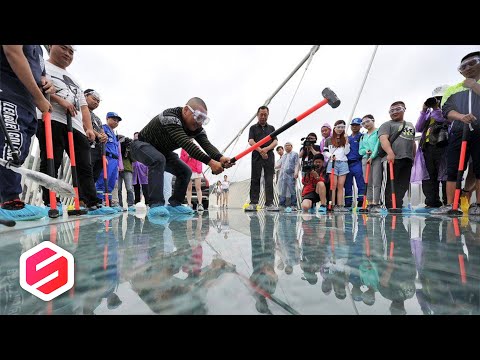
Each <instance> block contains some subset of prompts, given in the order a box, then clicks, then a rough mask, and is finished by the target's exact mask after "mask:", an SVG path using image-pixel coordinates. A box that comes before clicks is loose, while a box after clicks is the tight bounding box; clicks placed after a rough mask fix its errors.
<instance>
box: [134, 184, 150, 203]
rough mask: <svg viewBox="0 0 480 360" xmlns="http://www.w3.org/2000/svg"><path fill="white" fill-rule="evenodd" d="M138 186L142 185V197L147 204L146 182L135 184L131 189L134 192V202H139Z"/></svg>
mask: <svg viewBox="0 0 480 360" xmlns="http://www.w3.org/2000/svg"><path fill="white" fill-rule="evenodd" d="M140 186H141V187H142V192H143V197H144V198H145V205H148V204H149V202H148V184H135V185H133V191H134V192H135V204H136V203H138V202H140Z"/></svg>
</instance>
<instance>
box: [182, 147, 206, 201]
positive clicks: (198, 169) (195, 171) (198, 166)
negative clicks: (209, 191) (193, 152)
mask: <svg viewBox="0 0 480 360" xmlns="http://www.w3.org/2000/svg"><path fill="white" fill-rule="evenodd" d="M180 159H181V160H182V161H183V162H184V163H185V164H187V165H188V167H189V168H190V169H192V180H193V181H195V189H196V190H197V199H198V202H197V211H203V210H204V209H203V205H202V176H203V175H202V163H201V162H200V161H198V160H197V159H194V158H192V157H190V155H188V153H187V152H186V151H185V150H184V149H182V152H181V153H180ZM187 203H188V206H190V207H191V208H193V205H192V182H191V181H190V182H189V183H188V188H187Z"/></svg>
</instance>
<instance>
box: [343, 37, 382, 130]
mask: <svg viewBox="0 0 480 360" xmlns="http://www.w3.org/2000/svg"><path fill="white" fill-rule="evenodd" d="M377 49H378V45H375V48H374V49H373V53H372V57H371V59H370V63H369V64H368V68H367V72H366V73H365V76H364V77H363V82H362V86H361V87H360V91H359V92H358V96H357V100H355V104H354V105H353V109H352V112H351V113H350V116H349V117H348V119H347V126H346V127H345V131H347V130H348V126H349V125H350V122H351V121H352V117H353V114H354V113H355V110H356V108H357V104H358V100H360V96H361V95H362V91H363V87H364V86H365V83H366V82H367V78H368V74H369V73H370V69H371V67H372V64H373V60H374V59H375V54H376V53H377Z"/></svg>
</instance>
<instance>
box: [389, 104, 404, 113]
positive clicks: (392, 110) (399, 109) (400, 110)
mask: <svg viewBox="0 0 480 360" xmlns="http://www.w3.org/2000/svg"><path fill="white" fill-rule="evenodd" d="M399 112H405V108H404V107H403V106H397V107H394V108H391V109H390V110H389V111H388V113H389V114H396V113H399Z"/></svg>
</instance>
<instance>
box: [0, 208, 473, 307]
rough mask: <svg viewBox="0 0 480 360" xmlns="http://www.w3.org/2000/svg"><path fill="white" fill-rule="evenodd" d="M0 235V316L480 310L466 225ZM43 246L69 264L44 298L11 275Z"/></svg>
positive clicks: (235, 223)
mask: <svg viewBox="0 0 480 360" xmlns="http://www.w3.org/2000/svg"><path fill="white" fill-rule="evenodd" d="M23 226H26V225H23ZM0 231H1V233H0V234H1V236H0V238H1V240H0V314H55V315H57V314H98V315H100V314H279V315H281V314H352V315H354V314H359V315H368V314H379V315H384V314H385V315H387V314H408V315H415V314H478V313H479V295H480V294H479V289H480V288H479V275H480V269H479V266H480V257H479V255H480V222H474V221H472V219H470V221H468V220H467V219H455V220H452V219H451V218H446V217H444V218H434V217H420V216H417V215H415V216H392V215H389V216H387V217H375V216H368V217H367V216H365V215H357V214H353V215H352V214H347V215H345V214H342V215H310V214H300V213H298V214H296V213H288V214H284V213H280V214H279V213H266V212H264V211H259V212H258V213H245V212H243V210H236V209H228V210H211V211H210V212H208V211H206V212H204V213H203V214H202V215H195V216H194V217H193V218H192V217H188V216H187V217H171V218H167V219H157V220H153V221H151V220H149V219H148V218H142V217H140V216H138V217H137V216H135V215H132V214H127V213H124V214H118V215H114V216H112V217H97V218H89V219H86V218H80V219H73V220H71V219H69V220H66V219H63V221H56V222H49V220H46V221H44V222H37V223H30V224H29V225H28V227H27V228H24V229H21V228H17V229H13V230H8V231H7V229H5V228H2V229H0ZM47 240H49V241H52V242H55V243H56V244H57V245H59V246H61V247H63V248H64V249H66V250H67V251H70V252H71V253H72V254H73V256H74V258H75V285H74V287H73V288H72V289H71V290H70V291H68V292H66V293H64V294H62V295H60V296H59V297H57V298H55V299H54V300H52V301H50V302H44V301H42V300H40V299H38V298H36V297H35V296H33V295H31V294H30V293H28V292H26V291H25V290H23V289H22V288H21V287H20V285H19V270H18V269H19V257H20V255H21V254H22V253H23V252H25V251H26V250H28V249H30V248H32V247H33V246H35V245H36V244H38V243H40V242H41V241H47Z"/></svg>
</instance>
